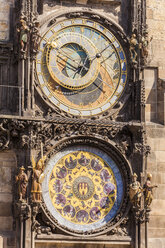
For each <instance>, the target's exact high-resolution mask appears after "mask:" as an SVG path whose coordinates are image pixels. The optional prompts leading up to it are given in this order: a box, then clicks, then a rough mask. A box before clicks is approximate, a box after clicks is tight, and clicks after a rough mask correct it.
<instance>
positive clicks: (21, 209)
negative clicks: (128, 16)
mask: <svg viewBox="0 0 165 248" xmlns="http://www.w3.org/2000/svg"><path fill="white" fill-rule="evenodd" d="M25 2H26V1H25ZM25 2H24V1H23V3H22V7H21V6H19V8H20V10H21V11H20V13H19V12H18V13H19V15H18V16H19V18H17V19H18V20H19V21H18V23H17V26H16V27H17V33H18V37H17V38H19V39H17V41H18V45H17V46H18V51H17V52H18V70H19V77H18V81H19V85H22V86H21V87H20V91H19V94H20V95H19V96H20V97H19V107H20V109H19V119H18V120H16V121H15V120H14V121H13V120H12V119H9V121H8V122H7V121H6V122H4V124H3V126H1V132H2V133H3V134H4V135H5V137H4V138H3V140H2V142H5V141H6V140H7V139H8V138H9V139H11V141H12V142H15V143H14V145H13V147H14V149H15V148H16V149H17V157H18V163H20V164H21V166H22V164H23V165H24V167H25V168H23V167H20V171H19V174H18V175H17V177H16V184H17V189H18V190H17V192H16V198H15V199H16V200H15V202H14V204H15V213H16V220H17V221H16V227H17V231H18V232H17V233H18V234H17V236H18V237H17V238H18V240H19V244H20V247H21V248H24V247H25V246H24V244H26V247H30V248H45V247H47V243H49V244H50V246H49V247H50V248H52V247H72V245H73V243H74V242H75V243H76V244H78V245H80V247H85V248H88V247H89V244H91V245H92V246H91V247H92V248H94V247H96V246H97V245H99V246H97V247H99V248H103V247H104V246H103V245H105V244H107V245H108V246H106V247H120V248H123V247H125V248H127V247H131V245H132V243H133V242H135V244H136V245H137V244H138V242H139V240H140V238H141V236H140V235H141V231H140V230H141V229H140V225H141V222H140V219H138V218H140V216H142V215H140V213H139V212H138V211H140V210H139V209H140V203H139V202H140V200H139V198H138V197H139V195H140V196H141V195H142V193H141V192H140V193H139V194H137V195H138V197H137V195H136V197H135V198H136V200H135V198H131V199H133V201H132V202H133V203H130V195H129V191H130V185H131V180H132V179H131V177H132V175H133V173H136V174H137V175H138V176H139V178H140V175H142V172H144V166H143V161H144V158H143V155H144V153H146V154H147V148H146V147H144V146H143V144H142V143H143V142H144V141H145V138H144V137H143V135H144V129H143V127H142V125H141V124H140V121H141V116H142V111H141V108H142V106H143V104H142V97H141V98H140V96H141V95H142V83H143V82H142V81H139V73H140V70H139V68H140V65H139V64H138V63H140V62H139V61H140V60H138V59H136V58H137V56H139V53H140V52H138V51H137V52H136V48H137V47H136V42H135V41H137V40H135V37H136V35H137V33H136V32H135V33H136V34H133V35H132V38H131V39H132V40H131V41H130V39H129V38H128V34H127V35H126V34H125V32H124V31H123V28H122V27H121V26H120V25H119V24H117V23H116V22H115V21H114V20H113V18H111V15H110V14H108V13H107V10H106V9H104V11H103V12H101V11H100V13H99V11H95V10H94V9H90V8H83V7H81V6H79V7H75V6H73V9H72V7H71V6H70V7H67V3H64V5H65V7H64V8H63V6H61V5H62V2H61V5H60V4H59V3H57V6H56V3H55V1H32V0H29V1H27V4H25ZM34 2H35V3H34ZM43 2H46V3H47V4H45V7H44V8H45V9H44V10H42V8H41V9H39V6H40V7H42V3H43ZM50 2H52V5H51V4H50ZM105 2H106V1H105ZM109 2H111V3H108V4H112V2H113V3H114V2H115V3H116V5H115V6H119V5H120V4H119V2H120V1H117V0H114V1H109ZM30 3H31V5H30V6H31V8H29V7H28V6H29V5H28V4H30ZM37 4H38V9H35V8H36V6H37ZM106 4H107V3H106ZM106 4H105V5H104V4H103V6H104V8H105V6H106ZM52 6H53V7H52ZM107 6H108V5H107ZM115 6H114V5H113V4H112V6H111V7H112V8H117V7H115ZM19 8H18V9H19ZM32 9H33V11H32V13H31V11H30V10H32ZM48 10H49V11H48ZM36 11H38V13H39V15H36ZM44 11H45V12H44ZM18 13H16V14H18ZM115 13H117V12H115ZM131 13H136V11H133V12H131ZM122 16H123V15H122ZM122 16H121V18H122ZM116 18H117V17H116ZM142 19H143V18H141V19H140V20H142ZM140 20H139V22H140ZM118 23H119V20H118ZM136 31H137V30H136ZM130 42H132V43H130ZM131 58H132V60H131ZM9 126H10V130H9V131H5V128H8V127H9ZM142 129H143V130H142ZM5 146H6V147H7V146H9V142H8V141H7V142H6V143H5ZM140 173H141V174H140ZM21 178H23V181H21ZM139 178H138V179H139ZM134 180H135V182H134V183H135V186H136V187H140V186H139V185H140V184H139V182H138V181H136V180H137V177H136V175H134ZM136 187H134V188H133V190H132V191H131V192H133V193H134V192H135V191H136V190H137V188H136ZM133 193H132V194H133ZM135 193H137V192H135ZM131 204H134V205H133V207H134V208H133V210H130V209H131ZM141 214H142V213H141ZM20 223H21V225H20ZM29 240H30V242H31V243H30V244H29V243H28V242H29ZM114 240H116V241H114ZM60 242H61V245H63V246H58V245H59V243H60ZM88 242H89V243H88ZM115 242H116V243H115ZM65 244H66V246H65ZM84 244H85V245H86V246H83V245H84ZM113 245H115V246H113ZM75 247H77V246H75ZM137 247H140V246H136V248H137Z"/></svg>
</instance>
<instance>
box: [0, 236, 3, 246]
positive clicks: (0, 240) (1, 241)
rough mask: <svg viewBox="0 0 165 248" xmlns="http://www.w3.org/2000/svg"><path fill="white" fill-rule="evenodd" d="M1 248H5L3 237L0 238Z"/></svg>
mask: <svg viewBox="0 0 165 248" xmlns="http://www.w3.org/2000/svg"><path fill="white" fill-rule="evenodd" d="M0 248H3V237H2V236H0Z"/></svg>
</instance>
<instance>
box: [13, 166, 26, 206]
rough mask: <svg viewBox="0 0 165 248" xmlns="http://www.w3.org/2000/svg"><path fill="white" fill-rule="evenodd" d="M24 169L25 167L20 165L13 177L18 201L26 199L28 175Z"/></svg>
mask: <svg viewBox="0 0 165 248" xmlns="http://www.w3.org/2000/svg"><path fill="white" fill-rule="evenodd" d="M24 171H25V168H24V167H23V166H22V167H20V169H19V173H18V175H17V176H16V178H15V180H16V183H17V184H18V193H19V201H21V202H25V201H26V190H27V184H28V177H27V174H26V173H25V172H24Z"/></svg>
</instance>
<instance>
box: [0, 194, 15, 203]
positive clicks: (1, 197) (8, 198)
mask: <svg viewBox="0 0 165 248" xmlns="http://www.w3.org/2000/svg"><path fill="white" fill-rule="evenodd" d="M12 198H13V197H12V194H9V193H0V202H4V203H6V202H8V203H9V202H12Z"/></svg>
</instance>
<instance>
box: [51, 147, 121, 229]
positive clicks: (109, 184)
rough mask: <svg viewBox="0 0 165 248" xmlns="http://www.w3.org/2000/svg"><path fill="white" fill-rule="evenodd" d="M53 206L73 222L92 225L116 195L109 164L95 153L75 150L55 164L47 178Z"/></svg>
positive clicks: (113, 177) (102, 214) (105, 211)
mask: <svg viewBox="0 0 165 248" xmlns="http://www.w3.org/2000/svg"><path fill="white" fill-rule="evenodd" d="M49 196H50V199H51V202H52V205H53V207H54V208H55V209H56V211H57V212H58V213H59V214H60V215H61V216H62V217H63V218H65V219H67V220H69V221H70V222H72V223H75V224H81V225H84V224H92V223H95V222H97V221H99V220H101V219H103V218H104V217H105V216H106V215H107V214H108V213H109V212H110V211H111V209H112V207H113V205H114V203H115V201H116V197H117V184H116V180H115V176H114V173H113V171H112V169H111V168H110V167H109V165H108V164H107V163H106V162H105V161H104V160H103V159H102V158H101V157H99V156H98V155H96V154H94V153H91V152H87V151H75V152H71V153H69V154H67V155H65V156H63V157H62V158H61V159H59V161H58V162H57V163H56V164H55V165H54V167H53V170H52V172H51V174H50V178H49Z"/></svg>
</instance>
